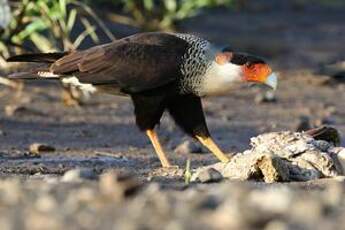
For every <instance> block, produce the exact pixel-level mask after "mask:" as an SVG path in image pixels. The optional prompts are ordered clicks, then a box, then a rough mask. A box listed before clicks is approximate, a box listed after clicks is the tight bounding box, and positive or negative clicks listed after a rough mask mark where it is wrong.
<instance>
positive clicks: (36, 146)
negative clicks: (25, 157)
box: [29, 143, 55, 155]
mask: <svg viewBox="0 0 345 230" xmlns="http://www.w3.org/2000/svg"><path fill="white" fill-rule="evenodd" d="M53 151H55V148H54V147H53V146H50V145H46V144H41V143H33V144H31V145H30V147H29V152H30V153H31V154H33V155H39V154H40V153H42V152H53Z"/></svg>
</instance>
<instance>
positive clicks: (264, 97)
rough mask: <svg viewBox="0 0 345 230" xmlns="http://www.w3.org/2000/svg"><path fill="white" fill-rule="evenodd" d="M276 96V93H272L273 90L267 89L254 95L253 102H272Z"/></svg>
mask: <svg viewBox="0 0 345 230" xmlns="http://www.w3.org/2000/svg"><path fill="white" fill-rule="evenodd" d="M276 101H277V98H276V95H275V93H274V91H267V92H264V93H260V94H258V95H257V96H256V97H255V102H256V103H257V104H261V103H273V102H276Z"/></svg>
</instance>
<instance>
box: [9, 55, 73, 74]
mask: <svg viewBox="0 0 345 230" xmlns="http://www.w3.org/2000/svg"><path fill="white" fill-rule="evenodd" d="M66 54H67V52H62V53H34V54H21V55H16V56H12V57H10V58H8V59H7V62H37V63H46V64H50V63H54V62H55V61H56V60H58V59H60V58H62V57H63V56H65V55H66ZM7 77H8V78H11V79H37V78H43V79H56V78H59V75H56V74H53V73H51V72H50V71H49V68H47V67H45V68H42V67H38V68H34V69H32V70H30V71H25V72H18V73H13V74H10V75H8V76H7Z"/></svg>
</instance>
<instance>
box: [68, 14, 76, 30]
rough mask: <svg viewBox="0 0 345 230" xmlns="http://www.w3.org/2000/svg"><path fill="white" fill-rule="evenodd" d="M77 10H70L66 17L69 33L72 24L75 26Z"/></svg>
mask: <svg viewBox="0 0 345 230" xmlns="http://www.w3.org/2000/svg"><path fill="white" fill-rule="evenodd" d="M77 13H78V12H77V10H76V9H72V10H71V11H70V12H69V16H68V20H67V30H68V31H69V32H70V31H72V29H73V27H74V24H75V20H76V18H77Z"/></svg>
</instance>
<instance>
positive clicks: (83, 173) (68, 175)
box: [61, 168, 98, 182]
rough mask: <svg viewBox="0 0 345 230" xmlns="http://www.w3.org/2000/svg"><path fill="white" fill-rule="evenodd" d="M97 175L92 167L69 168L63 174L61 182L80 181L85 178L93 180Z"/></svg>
mask: <svg viewBox="0 0 345 230" xmlns="http://www.w3.org/2000/svg"><path fill="white" fill-rule="evenodd" d="M97 178H98V176H97V174H96V173H95V172H94V170H93V169H88V168H85V169H71V170H69V171H67V172H65V174H64V175H63V177H62V178H61V181H62V182H81V181H83V180H85V179H87V180H95V179H97Z"/></svg>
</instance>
